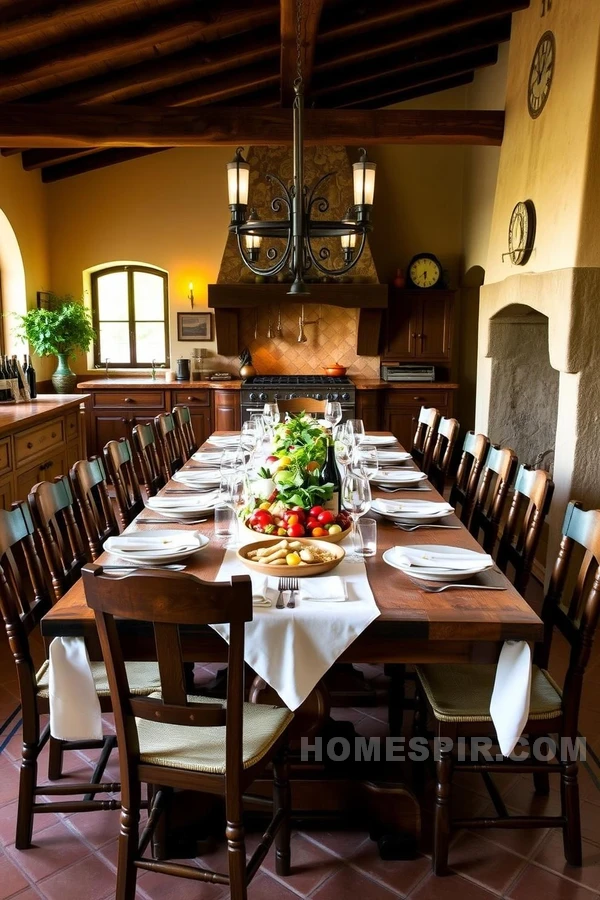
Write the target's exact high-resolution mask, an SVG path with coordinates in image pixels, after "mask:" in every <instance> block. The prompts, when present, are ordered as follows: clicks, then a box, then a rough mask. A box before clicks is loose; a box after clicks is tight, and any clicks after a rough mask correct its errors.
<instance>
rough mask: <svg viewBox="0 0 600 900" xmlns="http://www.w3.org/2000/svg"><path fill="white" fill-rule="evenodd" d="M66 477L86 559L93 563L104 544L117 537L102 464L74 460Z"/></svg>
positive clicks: (92, 460) (96, 461)
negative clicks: (84, 539)
mask: <svg viewBox="0 0 600 900" xmlns="http://www.w3.org/2000/svg"><path fill="white" fill-rule="evenodd" d="M70 477H71V484H72V486H73V493H74V494H75V498H76V500H77V504H78V506H79V512H80V515H81V519H82V521H83V527H84V530H85V534H86V537H87V542H88V546H89V550H90V555H91V558H92V559H97V558H98V557H99V556H100V554H101V553H102V545H103V544H104V541H105V540H106V539H107V538H109V537H113V536H114V535H116V534H118V533H119V526H118V525H117V520H116V518H115V513H114V509H113V505H112V502H111V499H110V497H109V496H108V489H107V484H106V473H105V471H104V465H103V463H102V460H101V459H100V457H99V456H92V457H91V458H90V459H80V460H78V461H77V462H76V463H75V464H74V465H73V466H72V468H71V472H70Z"/></svg>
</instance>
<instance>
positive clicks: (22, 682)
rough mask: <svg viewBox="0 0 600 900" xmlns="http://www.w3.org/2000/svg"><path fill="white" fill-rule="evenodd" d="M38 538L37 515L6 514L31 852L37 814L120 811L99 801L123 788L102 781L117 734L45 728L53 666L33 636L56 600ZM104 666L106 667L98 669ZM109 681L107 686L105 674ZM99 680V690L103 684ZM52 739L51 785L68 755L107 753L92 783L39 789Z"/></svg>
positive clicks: (24, 819)
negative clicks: (39, 653)
mask: <svg viewBox="0 0 600 900" xmlns="http://www.w3.org/2000/svg"><path fill="white" fill-rule="evenodd" d="M34 534H35V527H34V524H33V520H32V518H31V511H30V509H29V508H28V506H27V504H26V503H15V504H14V505H13V509H12V510H11V511H7V510H0V611H1V612H2V617H3V619H4V625H5V628H6V634H7V637H8V641H9V646H10V650H11V652H12V655H13V659H14V661H15V665H16V668H17V677H18V684H19V699H20V703H21V716H22V720H23V725H22V757H21V768H20V778H19V798H18V804H17V820H16V836H15V846H16V848H17V850H25V849H27V848H28V847H31V839H32V833H33V817H34V815H36V814H37V813H75V812H89V811H91V810H107V809H118V807H119V801H118V800H116V799H114V798H112V797H109V798H107V799H104V800H98V799H94V798H95V795H96V794H97V793H102V792H107V791H108V792H111V793H112V792H114V791H116V790H118V789H119V785H118V784H113V783H107V784H104V783H102V781H101V779H102V776H103V774H104V769H105V768H106V764H107V762H108V758H109V756H110V753H111V751H112V749H113V747H114V746H115V743H116V739H115V737H114V735H110V736H108V737H105V738H104V740H102V741H75V742H67V741H55V740H54V739H53V738H51V737H50V726H49V725H48V724H46V725H45V726H44V727H43V728H42V726H41V722H40V716H41V715H47V714H48V712H49V691H50V685H49V673H48V663H47V662H45V663H43V665H42V667H41V668H40V670H39V671H37V670H36V665H35V662H34V659H33V654H32V649H31V643H30V636H31V635H32V633H33V632H34V631H35V630H36V629H37V628H38V627H39V623H40V619H41V618H42V616H44V615H45V613H46V612H48V610H49V609H50V608H51V606H52V597H51V594H50V591H49V590H48V587H47V585H46V582H45V580H44V576H43V564H42V561H41V559H40V558H39V556H38V553H37V549H36V544H35V541H34ZM100 665H102V664H98V666H100ZM102 669H104V667H103V666H102ZM96 675H98V671H96ZM103 677H104V681H106V672H105V671H104V676H103ZM95 680H96V683H97V685H98V684H99V681H100V679H99V678H96V679H95ZM101 702H102V701H101ZM49 740H50V757H49V765H48V775H49V777H50V779H51V780H54V779H58V778H60V776H61V769H62V753H63V752H64V751H66V750H75V749H77V750H83V749H95V748H99V749H101V750H102V752H101V754H100V756H99V758H98V761H97V763H96V767H95V770H94V773H93V775H92V778H91V780H90V782H89V783H86V784H75V783H73V782H72V781H69V782H68V784H66V785H64V786H60V785H58V786H55V785H48V784H46V785H44V786H42V787H40V786H39V785H38V761H39V757H40V753H41V752H42V750H43V749H44V747H45V745H46V744H47V743H48V741H49ZM77 794H83V795H85V799H84V800H77V799H75V797H76V795H77ZM61 795H62V796H63V798H64V799H62V800H58V801H55V800H49V801H42V799H41V798H42V796H48V797H56V796H61Z"/></svg>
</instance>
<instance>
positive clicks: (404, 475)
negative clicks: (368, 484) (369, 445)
mask: <svg viewBox="0 0 600 900" xmlns="http://www.w3.org/2000/svg"><path fill="white" fill-rule="evenodd" d="M426 479H427V475H426V474H425V472H419V471H418V470H417V469H398V470H392V471H387V470H383V471H382V470H381V469H379V470H378V471H377V472H376V473H375V475H374V476H373V478H372V481H373V482H375V484H385V485H391V484H394V485H401V484H419V482H421V481H425V480H426Z"/></svg>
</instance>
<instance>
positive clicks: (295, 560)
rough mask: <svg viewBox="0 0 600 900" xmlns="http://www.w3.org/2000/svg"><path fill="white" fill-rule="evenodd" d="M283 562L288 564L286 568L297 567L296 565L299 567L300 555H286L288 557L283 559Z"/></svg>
mask: <svg viewBox="0 0 600 900" xmlns="http://www.w3.org/2000/svg"><path fill="white" fill-rule="evenodd" d="M285 561H286V563H287V564H288V566H298V565H300V554H298V553H288V555H287V556H286V558H285Z"/></svg>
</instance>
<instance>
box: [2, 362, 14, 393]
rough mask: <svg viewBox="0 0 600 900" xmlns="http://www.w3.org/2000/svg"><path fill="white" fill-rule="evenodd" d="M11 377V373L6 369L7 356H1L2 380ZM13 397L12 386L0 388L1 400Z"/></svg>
mask: <svg viewBox="0 0 600 900" xmlns="http://www.w3.org/2000/svg"><path fill="white" fill-rule="evenodd" d="M9 378H10V375H9V373H8V371H7V369H6V365H5V357H3V356H0V381H8V379H9ZM11 399H12V393H11V391H10V388H2V390H0V401H3V402H5V401H6V400H11Z"/></svg>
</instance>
